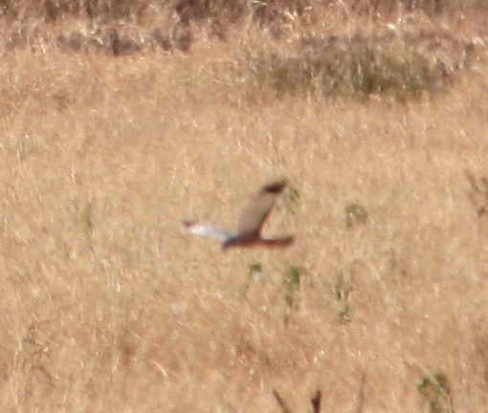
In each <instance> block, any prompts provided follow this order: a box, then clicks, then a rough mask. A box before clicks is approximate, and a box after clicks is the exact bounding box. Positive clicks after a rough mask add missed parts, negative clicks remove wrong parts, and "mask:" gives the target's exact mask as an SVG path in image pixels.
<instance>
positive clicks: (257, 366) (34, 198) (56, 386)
mask: <svg viewBox="0 0 488 413" xmlns="http://www.w3.org/2000/svg"><path fill="white" fill-rule="evenodd" d="M236 36H237V35H236ZM241 36H242V37H240V38H239V39H241V40H239V41H241V42H244V43H245V42H252V41H253V38H254V37H255V35H246V34H245V33H241ZM234 40H235V39H234ZM235 41H236V42H237V40H235ZM260 41H262V39H261V40H260ZM233 44H234V45H235V44H236V43H228V44H222V43H212V42H203V41H202V42H199V43H198V44H196V46H195V48H194V50H193V53H192V54H191V55H181V54H174V55H165V54H162V53H152V52H148V51H147V52H144V53H142V54H138V55H134V56H129V57H123V58H119V59H116V58H113V57H110V56H105V55H101V54H63V53H61V52H60V51H58V50H56V49H55V48H51V47H47V48H45V49H44V52H43V53H40V52H37V53H32V52H31V51H30V50H19V51H16V52H12V53H10V54H5V55H4V56H3V57H2V62H1V63H0V73H1V78H2V84H1V86H0V87H1V94H0V131H1V135H0V136H1V140H0V162H1V168H0V179H1V183H2V185H1V186H0V195H1V197H0V205H1V210H0V211H1V225H0V275H1V279H0V280H1V282H0V289H1V292H0V297H1V299H0V314H1V321H2V324H1V325H2V327H3V328H2V329H1V331H0V366H1V375H0V395H1V397H0V409H1V411H26V412H31V411H46V412H52V411H69V412H73V411H87V412H102V411H103V412H110V411H114V412H120V411H134V412H143V411H147V412H149V411H165V412H189V411H194V412H205V411H209V412H210V411H212V412H237V411H238V412H268V411H269V412H279V411H280V410H279V409H280V407H279V406H278V404H277V402H276V400H275V398H274V396H273V389H274V390H275V393H276V392H278V394H279V395H281V397H283V399H284V400H285V402H286V404H287V406H289V408H290V409H291V410H292V411H293V412H306V411H307V409H310V398H311V397H312V396H313V394H314V393H315V392H316V390H317V389H320V390H321V391H322V395H323V400H322V406H323V411H324V412H331V411H335V412H358V413H359V412H366V411H370V412H402V413H404V412H419V411H429V404H428V403H429V400H427V399H426V398H425V397H424V396H423V394H422V392H419V390H418V388H417V384H418V382H419V381H420V380H422V379H424V380H425V378H426V377H434V375H435V374H442V375H443V376H442V377H445V378H446V380H448V381H449V389H450V396H452V400H453V405H454V408H455V409H456V411H457V412H469V411H470V412H483V411H486V406H487V405H488V397H487V395H488V354H487V351H486V347H487V345H488V329H487V325H488V324H487V323H488V311H487V308H488V291H487V288H486V285H487V281H488V250H487V247H486V243H487V239H488V238H487V237H488V232H487V230H488V228H487V227H486V226H485V225H484V223H483V219H482V217H480V214H479V205H474V204H473V203H472V196H471V195H473V194H472V191H473V190H475V189H476V188H473V186H472V182H471V181H470V180H469V179H467V176H466V171H469V174H470V176H472V177H473V179H475V180H481V178H482V177H486V176H488V169H487V166H486V157H487V156H488V146H487V142H486V138H487V130H488V106H487V102H488V99H487V97H488V93H487V92H488V81H487V69H486V67H487V66H486V56H483V53H484V52H482V54H481V56H480V58H479V60H478V61H477V62H476V63H475V64H474V66H473V68H472V69H471V70H470V71H469V72H466V73H465V74H464V75H463V76H461V77H459V78H458V79H457V80H456V82H455V83H454V84H453V85H452V87H451V88H450V89H449V90H448V91H446V92H444V93H443V94H441V95H436V96H432V97H430V96H424V97H423V98H422V99H420V100H416V101H408V100H407V101H403V102H399V101H397V100H394V99H390V98H383V97H381V96H375V97H372V98H370V99H368V100H363V101H361V102H359V101H356V100H354V99H353V98H351V97H348V98H340V97H335V98H334V99H327V98H325V97H323V96H320V95H313V94H312V95H310V94H307V95H300V94H299V95H294V96H287V95H285V96H282V97H280V98H276V97H274V96H273V94H272V93H271V92H269V91H267V90H265V89H264V90H260V89H258V88H257V87H256V85H250V84H249V82H247V81H246V78H245V77H236V73H239V71H236V70H235V65H236V64H238V63H237V62H239V59H238V57H239V56H240V55H239V54H240V53H241V52H240V49H239V50H237V49H236V48H234V46H233ZM283 47H285V46H283ZM278 176H288V177H289V178H290V180H291V183H292V188H293V189H294V190H295V191H296V192H293V194H297V195H298V197H296V196H289V197H288V198H287V197H286V196H285V197H284V199H283V200H282V201H281V203H280V204H279V205H278V208H277V210H276V211H275V213H274V214H273V215H272V218H271V221H270V223H269V226H268V228H267V231H269V232H274V233H283V232H290V233H295V234H296V235H297V237H298V238H297V242H296V244H295V245H294V246H293V247H292V248H290V249H288V250H286V251H268V250H264V251H261V250H242V251H233V252H230V253H227V254H223V253H222V252H221V251H220V250H219V248H218V246H217V245H215V244H212V243H208V242H205V241H202V240H199V239H194V238H191V237H190V236H188V235H187V234H185V233H184V232H183V228H182V226H181V224H180V221H181V219H186V218H199V219H208V220H209V221H216V222H221V223H222V224H223V225H229V226H232V225H233V223H234V221H235V218H236V213H237V212H238V211H239V209H240V206H241V204H242V202H243V201H244V200H245V199H246V198H247V196H248V195H249V193H250V192H252V191H254V190H255V189H256V188H257V187H258V186H259V185H261V184H262V183H263V182H265V181H267V180H268V179H270V178H273V177H278ZM476 182H478V181H476ZM480 182H481V181H480ZM479 190H480V191H482V190H483V189H482V188H481V186H480V189H479ZM475 195H476V194H475ZM478 195H479V194H477V195H476V196H477V199H479V198H480V197H479V196H478ZM481 198H482V197H481ZM351 211H362V212H361V214H359V215H361V217H362V218H361V217H359V215H358V217H359V218H358V217H356V218H357V219H354V217H353V218H351V213H352V212H351ZM365 213H366V215H367V216H366V215H365ZM354 214H356V213H353V215H354ZM253 263H260V264H261V267H262V270H261V271H262V277H261V278H262V279H261V280H260V281H255V280H253V279H251V278H250V277H249V274H248V273H249V267H250V266H251V265H252V264H253ZM290 271H299V272H300V277H299V278H300V284H299V285H296V283H297V282H296V281H294V283H295V284H294V285H293V292H292V293H293V303H292V305H291V304H290V303H289V302H288V301H289V300H288V297H289V294H290V287H289V283H290V281H289V280H288V281H287V279H285V277H286V274H289V273H290ZM287 285H288V287H287ZM287 288H288V289H287ZM287 300H288V301H287ZM287 302H288V304H287ZM431 411H433V410H432V405H431ZM444 411H446V412H447V411H448V410H446V409H445V410H444Z"/></svg>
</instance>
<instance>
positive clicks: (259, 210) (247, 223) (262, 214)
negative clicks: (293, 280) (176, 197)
mask: <svg viewBox="0 0 488 413" xmlns="http://www.w3.org/2000/svg"><path fill="white" fill-rule="evenodd" d="M286 185H287V181H286V180H281V181H276V182H272V183H269V184H267V185H265V186H263V187H262V188H261V190H260V191H259V192H258V193H257V194H256V195H254V196H253V197H252V198H251V200H250V201H249V202H248V204H247V205H246V207H245V208H244V209H243V211H242V213H241V215H240V218H239V222H238V226H237V232H235V233H233V232H229V231H226V230H223V229H220V228H217V227H214V226H213V225H207V224H201V223H199V222H195V221H184V222H183V224H184V225H185V227H186V228H187V229H188V231H190V232H191V233H192V234H194V235H198V236H202V237H213V238H217V239H218V240H219V241H220V242H221V245H222V249H224V250H226V249H227V248H231V247H245V248H247V247H268V248H272V247H286V246H288V245H291V244H292V243H293V240H294V237H293V236H286V237H280V238H264V237H262V235H261V230H262V228H263V225H264V223H265V222H266V219H267V218H268V216H269V214H270V213H271V211H272V209H273V207H274V204H275V202H276V200H277V198H278V196H279V195H280V194H281V193H282V192H283V189H285V187H286Z"/></svg>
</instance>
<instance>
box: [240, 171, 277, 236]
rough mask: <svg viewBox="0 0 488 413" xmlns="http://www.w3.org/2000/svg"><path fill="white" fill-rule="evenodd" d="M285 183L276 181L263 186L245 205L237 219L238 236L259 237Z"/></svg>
mask: <svg viewBox="0 0 488 413" xmlns="http://www.w3.org/2000/svg"><path fill="white" fill-rule="evenodd" d="M286 184H287V182H286V181H285V180H281V181H277V182H273V183H270V184H268V185H265V186H264V187H263V188H262V189H261V190H260V191H259V192H258V193H257V194H256V195H255V196H254V197H253V198H252V199H251V200H250V201H249V203H248V204H247V205H246V207H245V208H244V209H243V211H242V213H241V216H240V218H239V223H238V226H237V232H238V235H253V236H259V234H260V233H261V228H262V226H263V224H264V222H265V221H266V218H268V216H269V214H270V213H271V210H272V209H273V206H274V204H275V202H276V199H277V198H278V196H279V195H280V194H281V192H283V189H284V188H285V186H286Z"/></svg>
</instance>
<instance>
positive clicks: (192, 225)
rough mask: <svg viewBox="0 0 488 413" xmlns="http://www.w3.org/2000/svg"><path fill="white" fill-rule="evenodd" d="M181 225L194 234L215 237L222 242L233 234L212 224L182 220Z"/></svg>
mask: <svg viewBox="0 0 488 413" xmlns="http://www.w3.org/2000/svg"><path fill="white" fill-rule="evenodd" d="M183 225H184V226H185V227H186V229H187V230H188V231H190V232H191V233H192V234H194V235H198V236H200V237H212V238H217V239H218V240H219V241H222V242H224V241H227V240H228V239H229V238H230V237H232V236H233V234H231V233H230V232H227V231H224V230H222V229H220V228H217V227H214V226H213V225H208V224H202V223H200V222H194V221H185V222H183Z"/></svg>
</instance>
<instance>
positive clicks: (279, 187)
mask: <svg viewBox="0 0 488 413" xmlns="http://www.w3.org/2000/svg"><path fill="white" fill-rule="evenodd" d="M287 184H288V180H287V179H286V178H285V179H281V180H279V181H274V182H270V183H269V184H266V185H265V186H264V187H263V189H262V192H266V193H270V194H279V193H280V192H281V191H283V189H284V188H285V186H286V185H287Z"/></svg>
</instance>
